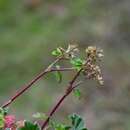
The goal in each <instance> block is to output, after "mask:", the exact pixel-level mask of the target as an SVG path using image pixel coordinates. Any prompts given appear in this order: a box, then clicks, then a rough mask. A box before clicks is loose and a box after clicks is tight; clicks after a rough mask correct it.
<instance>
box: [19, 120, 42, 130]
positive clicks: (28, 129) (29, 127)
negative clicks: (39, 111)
mask: <svg viewBox="0 0 130 130" xmlns="http://www.w3.org/2000/svg"><path fill="white" fill-rule="evenodd" d="M18 130H40V127H39V125H38V124H36V123H35V124H33V123H32V122H30V121H26V122H25V126H24V127H22V128H19V129H18Z"/></svg>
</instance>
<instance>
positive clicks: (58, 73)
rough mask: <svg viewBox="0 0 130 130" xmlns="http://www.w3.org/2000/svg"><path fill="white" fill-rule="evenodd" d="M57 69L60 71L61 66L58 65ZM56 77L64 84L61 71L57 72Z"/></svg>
mask: <svg viewBox="0 0 130 130" xmlns="http://www.w3.org/2000/svg"><path fill="white" fill-rule="evenodd" d="M56 68H57V69H60V66H59V65H56ZM55 77H56V80H57V81H58V82H59V83H61V82H62V74H61V72H60V71H56V72H55Z"/></svg>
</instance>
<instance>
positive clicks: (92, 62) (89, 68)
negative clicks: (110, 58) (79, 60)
mask: <svg viewBox="0 0 130 130" xmlns="http://www.w3.org/2000/svg"><path fill="white" fill-rule="evenodd" d="M86 53H87V60H86V63H85V65H84V74H85V75H86V77H87V78H88V79H94V80H97V81H98V82H99V84H100V85H103V84H104V81H103V77H102V73H101V69H100V66H99V65H98V63H97V61H98V60H100V59H101V58H102V57H103V50H101V49H98V48H96V47H93V46H89V47H88V48H87V49H86Z"/></svg>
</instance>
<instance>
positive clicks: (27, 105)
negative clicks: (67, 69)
mask: <svg viewBox="0 0 130 130" xmlns="http://www.w3.org/2000/svg"><path fill="white" fill-rule="evenodd" d="M71 41H76V42H78V43H79V46H80V49H81V51H84V50H83V49H84V48H85V47H87V46H88V45H96V46H98V47H100V48H103V49H104V53H105V58H104V61H103V65H102V66H103V67H102V70H103V74H104V80H105V86H104V87H102V88H101V87H99V88H98V87H97V86H98V85H97V83H95V82H90V81H86V83H85V84H84V85H82V89H81V91H82V98H81V100H80V101H79V100H77V99H75V98H74V97H73V95H71V96H70V97H68V99H67V100H66V101H65V102H64V104H63V105H62V107H61V108H60V109H59V110H58V111H57V114H56V115H55V117H56V118H57V119H58V120H60V119H61V120H65V119H66V118H67V115H68V114H70V113H73V112H76V113H78V114H80V115H82V116H83V117H84V118H85V119H86V125H87V126H88V128H89V129H90V130H129V129H130V43H129V42H130V1H129V0H0V103H1V104H2V103H3V102H4V101H6V100H7V99H9V97H10V96H12V95H13V94H14V93H15V92H16V91H17V90H18V89H20V88H21V87H22V86H23V85H24V84H25V83H26V82H28V81H30V80H31V79H32V78H33V77H34V75H35V74H37V73H38V72H40V71H41V70H42V69H43V68H45V67H46V66H47V65H48V64H49V63H51V61H52V60H54V57H52V56H51V53H50V52H51V51H52V50H53V49H54V48H56V47H58V46H63V47H67V45H68V43H70V42H71ZM72 76H73V74H69V73H65V74H64V81H63V83H62V84H60V85H59V84H58V83H57V82H56V80H55V77H54V76H53V75H48V76H46V77H45V79H43V80H41V81H40V82H38V83H37V84H35V85H34V87H33V88H32V89H30V90H29V92H28V93H25V94H24V95H23V96H22V97H20V98H19V99H18V100H17V101H16V102H15V103H13V104H12V105H11V108H10V109H11V113H14V114H16V115H17V119H23V118H27V119H31V118H32V117H31V115H32V114H33V113H35V112H37V111H38V112H48V111H49V110H50V108H51V107H52V106H53V105H54V104H55V102H56V101H57V99H58V98H59V97H60V96H61V95H62V92H63V91H64V87H62V86H65V85H66V84H67V81H68V80H69V79H70V78H71V77H72Z"/></svg>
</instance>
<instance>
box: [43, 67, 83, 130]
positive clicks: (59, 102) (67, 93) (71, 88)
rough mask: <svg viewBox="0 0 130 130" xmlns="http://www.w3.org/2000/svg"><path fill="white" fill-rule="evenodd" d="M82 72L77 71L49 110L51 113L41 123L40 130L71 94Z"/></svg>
mask: <svg viewBox="0 0 130 130" xmlns="http://www.w3.org/2000/svg"><path fill="white" fill-rule="evenodd" d="M81 71H82V69H81V70H80V71H78V72H77V73H76V75H75V76H74V78H73V79H72V80H71V81H70V83H69V86H68V87H67V89H66V93H65V94H64V95H63V96H62V97H61V98H60V100H59V101H58V102H57V104H56V105H55V106H54V107H53V109H52V110H51V112H50V113H49V116H48V118H47V119H46V120H45V122H44V123H43V125H42V127H41V129H42V130H44V129H45V127H46V125H47V124H48V122H49V120H50V118H51V117H52V116H53V114H54V113H55V112H56V110H57V109H58V108H59V106H60V105H61V103H62V102H63V101H64V100H65V98H66V97H67V96H68V95H69V94H70V93H71V92H72V90H73V89H74V88H75V87H76V86H77V85H78V84H77V85H76V86H74V87H73V84H74V82H75V81H76V79H77V77H78V76H79V75H80V72H81Z"/></svg>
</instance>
